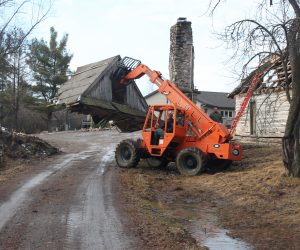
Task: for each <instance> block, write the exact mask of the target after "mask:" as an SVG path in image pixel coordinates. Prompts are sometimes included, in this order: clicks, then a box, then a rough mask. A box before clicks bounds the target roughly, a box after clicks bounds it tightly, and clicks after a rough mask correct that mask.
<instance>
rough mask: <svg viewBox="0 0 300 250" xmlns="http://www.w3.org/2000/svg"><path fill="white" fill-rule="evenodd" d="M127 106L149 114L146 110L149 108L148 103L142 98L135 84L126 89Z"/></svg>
mask: <svg viewBox="0 0 300 250" xmlns="http://www.w3.org/2000/svg"><path fill="white" fill-rule="evenodd" d="M126 104H127V105H128V106H129V107H131V108H135V109H137V110H143V111H145V112H147V111H148V110H147V109H146V108H145V107H147V104H146V101H145V100H144V99H143V98H141V94H140V93H139V90H138V89H137V86H135V85H134V84H130V85H128V86H127V87H126Z"/></svg>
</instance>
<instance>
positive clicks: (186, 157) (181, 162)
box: [176, 148, 207, 176]
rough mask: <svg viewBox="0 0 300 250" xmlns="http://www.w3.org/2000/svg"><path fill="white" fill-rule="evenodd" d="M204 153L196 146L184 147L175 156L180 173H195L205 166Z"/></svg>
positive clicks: (205, 158) (191, 174)
mask: <svg viewBox="0 0 300 250" xmlns="http://www.w3.org/2000/svg"><path fill="white" fill-rule="evenodd" d="M206 161H207V157H206V155H205V154H204V153H203V152H202V151H201V150H199V149H198V148H185V149H183V150H181V151H180V152H179V154H178V155H177V157H176V167H177V169H178V171H179V172H180V173H181V174H182V175H190V176H193V175H197V174H199V173H200V172H202V171H203V170H204V168H205V164H206Z"/></svg>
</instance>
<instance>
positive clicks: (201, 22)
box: [34, 0, 254, 94]
mask: <svg viewBox="0 0 300 250" xmlns="http://www.w3.org/2000/svg"><path fill="white" fill-rule="evenodd" d="M208 2H209V0H89V1H82V0H56V1H55V3H54V6H53V9H52V13H51V15H50V17H48V18H47V20H46V21H44V22H43V23H42V24H41V25H40V26H39V27H38V29H37V30H36V31H35V33H34V36H36V37H38V38H41V37H44V38H45V39H46V40H47V41H48V40H49V29H50V26H54V28H55V29H56V30H57V31H58V33H59V36H61V35H62V34H63V33H68V34H69V42H68V49H69V51H70V52H71V53H73V55H74V57H73V60H72V62H71V69H72V70H75V69H76V68H77V67H78V66H81V65H84V64H88V63H92V62H96V61H99V60H103V59H105V58H108V57H112V56H115V55H121V56H130V57H133V58H136V59H139V60H141V61H142V62H143V63H144V64H146V65H148V66H149V67H150V68H152V69H155V70H159V71H161V72H162V73H163V75H164V77H165V78H169V72H168V63H169V47H170V27H171V26H172V25H174V24H175V23H176V21H177V18H178V17H187V19H188V20H189V21H191V22H192V29H193V39H194V49H195V75H194V82H195V86H196V87H197V88H198V89H199V90H205V91H218V92H221V91H224V92H229V91H231V90H232V89H233V88H234V87H235V85H236V84H237V83H236V82H234V80H233V78H232V77H233V74H231V73H230V70H231V65H230V63H228V61H227V59H228V58H229V57H230V54H231V53H232V52H231V51H229V50H226V48H225V47H224V46H221V42H220V41H218V40H217V39H216V36H215V35H214V31H219V32H221V31H222V30H223V29H224V27H225V25H226V24H230V23H231V22H233V21H235V20H238V19H241V18H243V17H245V16H249V15H250V12H249V10H250V9H251V7H254V4H253V2H254V1H239V0H227V1H225V3H223V4H222V5H220V6H219V8H218V9H217V11H216V13H215V16H214V18H213V19H212V18H211V17H209V16H208V14H205V11H206V9H207V7H208ZM249 2H250V3H249ZM138 85H139V87H140V89H141V90H142V92H143V93H144V94H146V93H148V92H149V91H151V90H152V85H151V84H146V83H145V81H142V82H140V83H138Z"/></svg>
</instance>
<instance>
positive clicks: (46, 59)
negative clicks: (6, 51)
mask: <svg viewBox="0 0 300 250" xmlns="http://www.w3.org/2000/svg"><path fill="white" fill-rule="evenodd" d="M67 41H68V34H65V35H64V36H63V37H62V39H61V40H60V41H59V42H58V41H57V32H56V31H55V29H54V28H53V27H51V28H50V41H49V45H48V44H47V42H46V41H44V40H43V39H42V40H37V39H34V40H33V41H32V43H31V44H30V45H29V51H30V52H29V54H28V61H27V63H28V65H29V67H30V69H31V70H32V72H33V79H34V81H35V85H34V86H33V88H32V89H33V91H34V92H35V93H36V94H37V95H38V97H40V98H42V99H43V100H45V101H46V102H51V101H52V99H53V98H54V97H55V96H56V94H57V91H58V89H59V87H60V85H61V84H63V83H64V82H66V81H67V80H68V70H69V64H70V61H71V59H72V55H71V54H69V53H68V52H67V48H66V47H67Z"/></svg>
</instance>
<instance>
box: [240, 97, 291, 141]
mask: <svg viewBox="0 0 300 250" xmlns="http://www.w3.org/2000/svg"><path fill="white" fill-rule="evenodd" d="M235 98H236V109H235V110H236V112H238V111H239V109H240V106H241V104H242V102H243V100H244V98H245V95H237V96H236V97H235ZM250 102H255V104H256V112H255V116H256V121H255V126H256V128H255V132H254V133H253V134H251V128H250V123H251V119H250ZM250 102H249V104H248V106H247V108H246V110H245V113H244V115H243V116H242V117H241V120H240V122H239V123H238V125H237V128H236V135H238V136H253V137H255V136H256V137H282V136H283V135H284V130H285V124H286V120H287V116H288V111H289V102H288V101H287V99H286V94H285V92H284V91H282V92H275V93H272V94H260V95H254V96H252V98H251V101H250Z"/></svg>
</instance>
